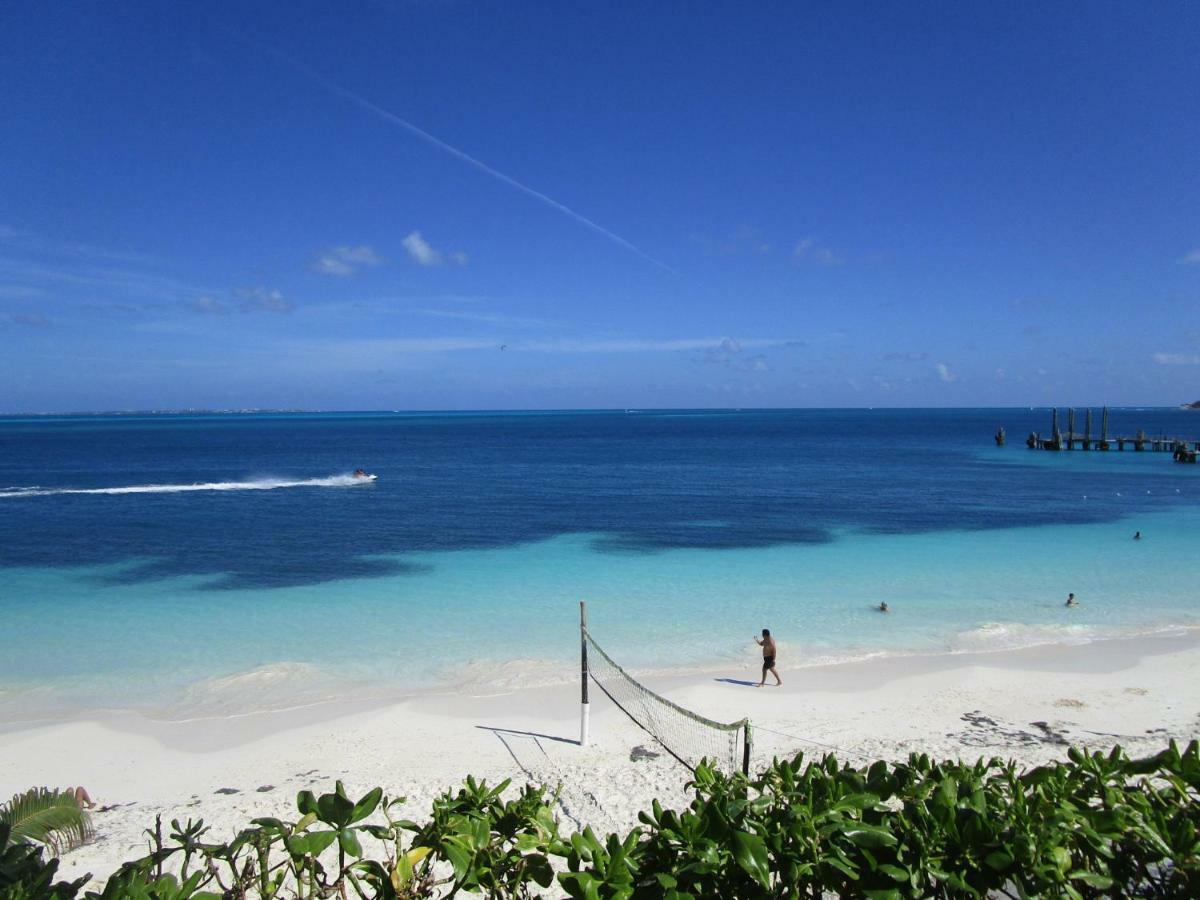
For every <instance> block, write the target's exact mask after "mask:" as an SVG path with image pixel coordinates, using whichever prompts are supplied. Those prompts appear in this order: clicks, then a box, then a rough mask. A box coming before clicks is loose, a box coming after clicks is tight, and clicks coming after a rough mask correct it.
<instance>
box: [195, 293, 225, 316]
mask: <svg viewBox="0 0 1200 900" xmlns="http://www.w3.org/2000/svg"><path fill="white" fill-rule="evenodd" d="M189 305H190V306H191V308H192V311H193V312H198V313H207V314H213V315H220V314H222V313H227V312H229V307H228V306H226V305H225V304H224V303H222V302H221V301H220V300H217V299H216V298H215V297H208V296H204V297H197V298H196V299H195V300H193V301H192V302H191V304H189Z"/></svg>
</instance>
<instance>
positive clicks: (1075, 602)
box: [1067, 594, 1079, 606]
mask: <svg viewBox="0 0 1200 900" xmlns="http://www.w3.org/2000/svg"><path fill="white" fill-rule="evenodd" d="M1078 605H1079V601H1078V600H1076V599H1075V595H1074V594H1067V606H1078Z"/></svg>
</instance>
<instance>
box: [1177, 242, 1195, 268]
mask: <svg viewBox="0 0 1200 900" xmlns="http://www.w3.org/2000/svg"><path fill="white" fill-rule="evenodd" d="M1179 261H1180V262H1181V263H1183V264H1184V265H1185V266H1200V247H1197V248H1196V249H1195V250H1193V251H1192V252H1191V253H1188V254H1187V255H1186V256H1184V257H1183V258H1182V259H1180V260H1179Z"/></svg>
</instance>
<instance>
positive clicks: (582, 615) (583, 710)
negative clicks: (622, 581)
mask: <svg viewBox="0 0 1200 900" xmlns="http://www.w3.org/2000/svg"><path fill="white" fill-rule="evenodd" d="M579 660H580V669H579V671H580V696H579V746H580V747H586V746H587V745H588V731H589V726H590V722H589V719H590V718H591V716H590V712H591V704H589V703H588V658H587V601H586V600H580V601H579Z"/></svg>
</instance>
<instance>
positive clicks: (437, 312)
mask: <svg viewBox="0 0 1200 900" xmlns="http://www.w3.org/2000/svg"><path fill="white" fill-rule="evenodd" d="M409 312H414V313H416V314H418V315H422V316H434V317H436V318H439V319H459V320H461V321H464V322H483V323H486V324H488V325H513V326H529V327H534V328H536V327H546V326H552V325H556V324H558V323H557V322H553V321H551V320H549V319H534V318H530V317H528V316H510V315H508V314H507V313H488V312H470V311H466V310H461V309H428V308H424V307H418V308H416V309H412V310H409Z"/></svg>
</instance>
